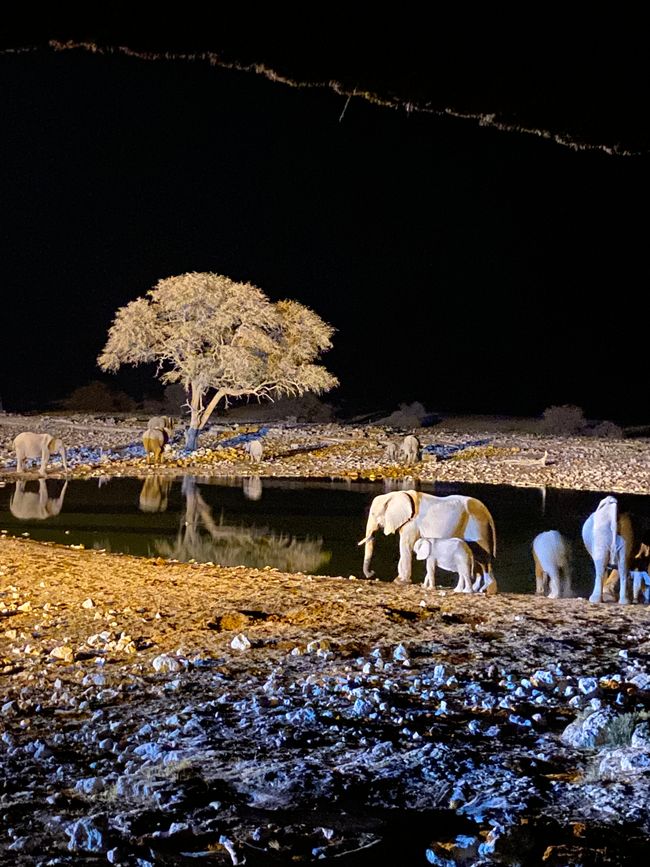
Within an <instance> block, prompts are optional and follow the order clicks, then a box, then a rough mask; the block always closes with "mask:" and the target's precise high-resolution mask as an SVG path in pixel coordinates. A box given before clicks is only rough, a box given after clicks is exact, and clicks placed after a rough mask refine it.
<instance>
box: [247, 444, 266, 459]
mask: <svg viewBox="0 0 650 867" xmlns="http://www.w3.org/2000/svg"><path fill="white" fill-rule="evenodd" d="M244 449H245V450H246V451H247V452H248V455H249V457H250V459H251V460H252V461H253V463H255V464H259V462H260V461H261V460H262V457H263V456H264V446H263V445H262V441H261V440H249V441H248V442H247V443H246V444H245V445H244Z"/></svg>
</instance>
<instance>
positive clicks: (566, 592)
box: [533, 530, 571, 599]
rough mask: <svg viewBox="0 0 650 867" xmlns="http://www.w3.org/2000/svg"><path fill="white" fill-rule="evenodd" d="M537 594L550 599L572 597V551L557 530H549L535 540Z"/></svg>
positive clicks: (534, 556)
mask: <svg viewBox="0 0 650 867" xmlns="http://www.w3.org/2000/svg"><path fill="white" fill-rule="evenodd" d="M533 560H534V561H535V583H536V590H535V592H536V593H537V594H538V596H544V595H546V593H547V591H549V590H550V592H549V593H548V597H549V599H559V598H560V597H561V596H563V597H567V596H571V550H570V548H569V543H568V542H567V540H566V539H565V538H564V536H563V535H562V534H561V533H559V532H558V531H557V530H547V531H546V532H545V533H540V534H539V535H538V536H535V538H534V539H533Z"/></svg>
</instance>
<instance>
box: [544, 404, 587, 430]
mask: <svg viewBox="0 0 650 867" xmlns="http://www.w3.org/2000/svg"><path fill="white" fill-rule="evenodd" d="M586 426H587V421H586V419H585V414H584V412H583V411H582V410H581V409H580V407H579V406H573V405H572V404H569V403H566V404H563V405H562V406H549V407H547V408H546V409H545V410H544V412H543V413H542V420H541V422H540V424H539V429H540V432H541V433H545V434H557V435H559V436H571V434H577V433H582V432H583V431H584V429H585V427H586Z"/></svg>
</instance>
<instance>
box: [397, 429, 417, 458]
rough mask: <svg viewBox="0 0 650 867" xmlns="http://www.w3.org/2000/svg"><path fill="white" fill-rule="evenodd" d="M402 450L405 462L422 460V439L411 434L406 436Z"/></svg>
mask: <svg viewBox="0 0 650 867" xmlns="http://www.w3.org/2000/svg"><path fill="white" fill-rule="evenodd" d="M400 451H401V453H402V455H403V457H404V463H405V464H416V463H417V462H418V461H419V460H420V440H419V439H418V438H417V437H416V436H413V435H412V434H409V435H408V436H406V437H404V440H403V442H402V445H401V446H400Z"/></svg>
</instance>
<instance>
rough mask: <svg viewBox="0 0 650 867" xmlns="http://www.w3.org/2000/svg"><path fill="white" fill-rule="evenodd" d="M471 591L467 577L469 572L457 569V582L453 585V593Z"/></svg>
mask: <svg viewBox="0 0 650 867" xmlns="http://www.w3.org/2000/svg"><path fill="white" fill-rule="evenodd" d="M471 592H472V582H471V580H470V577H469V573H468V572H466V571H465V570H464V569H459V571H458V584H456V586H455V587H454V593H471Z"/></svg>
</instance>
